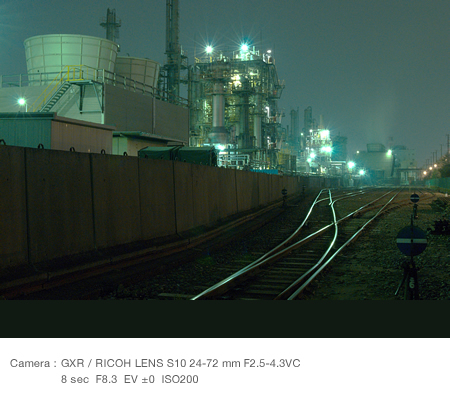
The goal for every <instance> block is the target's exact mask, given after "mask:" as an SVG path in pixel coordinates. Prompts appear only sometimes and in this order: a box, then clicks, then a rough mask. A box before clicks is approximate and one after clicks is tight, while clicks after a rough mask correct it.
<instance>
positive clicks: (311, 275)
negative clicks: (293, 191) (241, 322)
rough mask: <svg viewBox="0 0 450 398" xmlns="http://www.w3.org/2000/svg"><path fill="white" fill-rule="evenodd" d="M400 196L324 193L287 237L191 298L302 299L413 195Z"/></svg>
mask: <svg viewBox="0 0 450 398" xmlns="http://www.w3.org/2000/svg"><path fill="white" fill-rule="evenodd" d="M400 193H401V190H394V191H388V192H387V193H383V194H380V192H379V191H377V190H369V191H358V192H349V193H341V192H337V193H336V194H335V195H334V196H333V194H332V191H331V190H322V191H321V192H320V193H319V195H318V196H317V197H316V199H315V200H314V202H313V204H312V206H311V208H310V209H309V211H308V213H307V216H306V218H305V219H304V220H303V222H302V223H301V225H300V226H299V227H298V228H297V229H296V230H295V231H294V233H292V234H291V235H290V236H289V237H288V238H287V239H285V240H284V241H283V242H282V243H280V244H279V245H277V246H276V247H275V248H274V249H272V250H270V251H269V252H268V253H266V254H264V255H263V256H261V257H260V258H258V259H257V260H255V261H253V262H252V263H251V264H249V265H247V266H246V267H244V268H242V269H240V270H238V271H236V272H235V273H233V274H232V275H230V276H229V277H227V278H225V279H224V280H222V281H220V282H219V283H217V284H215V285H214V286H212V287H210V288H208V289H206V290H204V291H203V292H202V293H200V294H198V295H196V296H194V297H193V298H191V300H200V299H232V300H236V299H242V300H252V299H253V300H261V299H269V300H295V299H298V298H299V297H301V295H302V294H303V292H304V291H305V290H306V289H308V286H309V285H310V284H311V283H312V282H313V281H314V280H315V279H316V278H317V276H318V275H319V274H320V273H321V272H322V271H323V270H324V269H325V268H326V266H327V265H328V264H329V263H330V262H331V261H332V260H333V258H334V257H335V256H336V255H338V254H339V253H340V252H341V251H342V250H343V249H344V248H345V247H346V246H347V245H349V244H350V243H352V242H353V241H354V240H355V239H357V238H358V236H359V235H360V234H361V233H362V232H363V231H364V229H365V228H366V227H367V226H368V225H369V224H370V223H371V222H373V221H374V220H376V219H377V218H378V217H380V216H381V215H382V214H383V213H384V212H386V211H389V210H392V209H394V208H395V207H398V206H402V205H407V204H410V201H409V195H408V197H405V195H403V196H402V195H400ZM427 194H428V193H427ZM428 195H429V194H428ZM361 203H365V204H364V205H361Z"/></svg>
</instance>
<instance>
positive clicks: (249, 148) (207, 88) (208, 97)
mask: <svg viewBox="0 0 450 398" xmlns="http://www.w3.org/2000/svg"><path fill="white" fill-rule="evenodd" d="M188 81H189V87H188V92H189V95H188V97H189V103H190V106H191V107H190V145H191V146H206V145H214V146H216V147H217V148H219V149H220V154H219V164H221V165H223V166H226V167H237V168H248V169H276V168H280V169H281V170H283V168H284V162H283V159H282V156H277V154H278V153H279V152H280V149H279V147H280V143H281V140H282V130H281V118H282V113H281V112H280V110H279V109H278V108H277V101H278V99H279V98H280V96H281V94H282V91H283V88H284V84H283V82H281V81H280V80H279V79H278V74H277V69H276V66H275V60H274V58H273V56H272V54H271V52H270V51H267V52H260V51H259V50H257V49H256V48H255V47H249V46H248V45H247V44H243V45H242V46H241V48H240V49H237V50H236V51H233V52H231V53H228V54H227V53H224V52H221V51H217V52H216V51H215V50H214V49H213V48H212V47H208V48H207V49H206V51H205V53H204V54H203V56H201V57H199V58H196V59H195V63H194V64H193V65H191V66H190V67H189V80H188ZM292 169H294V170H295V163H294V165H293V168H292V166H290V170H292Z"/></svg>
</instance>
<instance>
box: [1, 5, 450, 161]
mask: <svg viewBox="0 0 450 398" xmlns="http://www.w3.org/2000/svg"><path fill="white" fill-rule="evenodd" d="M165 6H166V2H165V1H164V0H147V1H144V0H140V1H138V0H134V1H133V0H127V1H125V0H123V1H121V0H110V1H107V0H95V1H92V0H76V1H72V0H65V1H60V0H58V1H56V0H39V1H35V0H20V1H17V0H0V54H1V57H0V74H2V75H10V74H18V73H26V63H25V53H24V50H23V41H24V40H25V39H27V38H28V37H31V36H35V35H44V34H83V35H90V36H98V37H106V31H105V30H104V29H103V28H102V27H100V25H99V22H100V20H101V19H102V18H104V17H106V10H107V8H114V9H115V10H116V14H117V17H118V18H119V19H121V22H122V27H121V28H120V38H119V40H118V42H119V44H120V45H121V55H128V54H129V55H130V56H134V57H142V58H150V59H152V60H154V61H158V62H160V63H161V64H164V63H165V55H164V51H165V12H166V11H165V8H166V7H165ZM244 39H247V40H249V41H250V43H251V44H254V45H256V46H257V48H258V49H260V50H263V51H265V50H267V49H272V51H273V53H274V58H275V62H276V65H277V69H278V75H279V78H280V79H281V80H284V81H285V84H286V88H285V90H284V92H283V95H282V97H281V100H280V102H279V106H280V107H281V108H282V109H284V111H285V113H286V118H285V119H284V121H283V125H287V124H290V117H289V112H290V110H291V109H297V108H299V110H300V113H301V126H302V125H303V110H304V109H305V108H306V107H308V106H311V107H312V109H313V116H314V117H315V118H317V119H319V115H320V114H322V115H323V118H324V122H325V125H326V127H327V128H329V129H330V130H331V132H332V134H338V133H340V134H341V135H343V136H346V137H347V138H348V150H349V154H351V153H353V152H355V151H356V150H357V149H362V150H365V149H366V144H367V143H382V144H384V145H386V146H387V145H389V144H390V143H392V144H393V145H405V146H406V147H408V148H409V149H416V153H417V160H418V166H419V167H420V166H423V165H424V164H425V161H426V159H430V160H431V158H432V152H434V151H437V155H438V156H440V155H441V150H442V153H444V154H445V152H446V150H447V135H448V134H450V90H449V89H450V73H449V72H450V68H449V61H450V1H449V0H276V1H267V0H259V1H256V0H227V1H211V0H180V42H181V44H182V46H183V49H184V50H185V51H187V53H188V56H189V62H190V63H192V62H193V56H194V54H196V55H199V54H200V53H201V51H202V50H203V48H204V46H205V45H206V44H212V45H213V46H215V47H216V48H218V47H220V48H222V49H227V48H229V49H234V48H237V47H238V46H239V44H240V43H241V42H242V41H243V40H244ZM391 137H392V138H391Z"/></svg>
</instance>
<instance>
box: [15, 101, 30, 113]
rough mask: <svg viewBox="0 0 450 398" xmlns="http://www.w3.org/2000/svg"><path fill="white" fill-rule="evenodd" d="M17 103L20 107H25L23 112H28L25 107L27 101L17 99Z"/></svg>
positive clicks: (26, 106)
mask: <svg viewBox="0 0 450 398" xmlns="http://www.w3.org/2000/svg"><path fill="white" fill-rule="evenodd" d="M17 103H18V104H19V105H20V106H25V112H28V105H27V101H26V99H25V98H19V99H18V100H17Z"/></svg>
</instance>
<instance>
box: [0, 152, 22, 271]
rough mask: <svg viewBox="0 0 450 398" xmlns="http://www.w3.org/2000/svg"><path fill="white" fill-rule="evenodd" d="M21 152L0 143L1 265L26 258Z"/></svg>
mask: <svg viewBox="0 0 450 398" xmlns="http://www.w3.org/2000/svg"><path fill="white" fill-rule="evenodd" d="M24 153H25V149H24V148H19V147H7V146H4V145H0V192H1V193H0V268H6V267H10V266H14V265H24V264H27V262H28V243H27V239H28V235H27V209H26V183H25V160H24V159H25V157H24Z"/></svg>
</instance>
